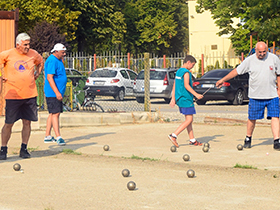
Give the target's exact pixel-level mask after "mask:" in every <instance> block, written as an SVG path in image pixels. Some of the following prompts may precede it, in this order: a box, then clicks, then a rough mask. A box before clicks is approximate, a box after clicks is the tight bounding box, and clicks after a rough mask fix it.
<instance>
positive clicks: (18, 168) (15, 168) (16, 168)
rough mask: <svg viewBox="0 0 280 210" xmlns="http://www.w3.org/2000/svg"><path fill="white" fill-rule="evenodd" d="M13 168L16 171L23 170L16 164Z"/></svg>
mask: <svg viewBox="0 0 280 210" xmlns="http://www.w3.org/2000/svg"><path fill="white" fill-rule="evenodd" d="M13 168H14V170H15V171H19V170H20V168H21V166H20V164H18V163H15V164H14V166H13Z"/></svg>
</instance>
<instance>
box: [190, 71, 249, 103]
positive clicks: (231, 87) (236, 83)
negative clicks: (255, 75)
mask: <svg viewBox="0 0 280 210" xmlns="http://www.w3.org/2000/svg"><path fill="white" fill-rule="evenodd" d="M231 70H232V69H215V70H211V71H209V72H207V73H206V74H205V75H203V76H202V77H201V78H199V79H196V80H195V82H193V89H194V90H195V91H196V92H197V93H199V94H203V93H204V92H205V91H207V92H206V93H205V95H204V97H203V98H202V99H201V100H197V101H196V103H197V104H198V105H204V104H205V103H206V102H207V101H218V100H227V101H229V102H230V103H232V104H234V105H241V104H243V101H244V100H248V99H249V98H248V80H249V75H248V74H247V73H246V74H243V75H238V76H236V77H234V78H233V79H231V80H228V81H226V82H224V83H223V85H222V87H221V88H217V87H216V82H217V81H218V80H220V79H222V78H223V77H224V76H226V75H227V74H228V73H229V72H230V71H231ZM209 88H210V89H209Z"/></svg>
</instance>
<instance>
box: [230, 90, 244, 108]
mask: <svg viewBox="0 0 280 210" xmlns="http://www.w3.org/2000/svg"><path fill="white" fill-rule="evenodd" d="M243 101H244V95H243V91H242V90H241V89H239V90H237V92H236V94H235V96H234V100H233V102H232V104H233V105H241V104H243Z"/></svg>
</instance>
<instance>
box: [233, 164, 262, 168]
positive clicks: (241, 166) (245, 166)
mask: <svg viewBox="0 0 280 210" xmlns="http://www.w3.org/2000/svg"><path fill="white" fill-rule="evenodd" d="M234 168H243V169H258V168H257V167H254V166H251V165H241V164H239V163H236V164H235V166H234Z"/></svg>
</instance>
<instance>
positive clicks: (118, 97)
mask: <svg viewBox="0 0 280 210" xmlns="http://www.w3.org/2000/svg"><path fill="white" fill-rule="evenodd" d="M123 99H124V89H120V90H119V92H118V94H117V95H116V96H115V100H116V101H123Z"/></svg>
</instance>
